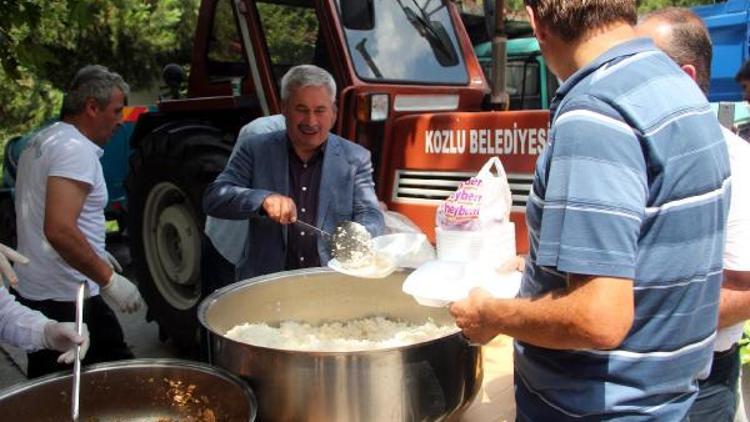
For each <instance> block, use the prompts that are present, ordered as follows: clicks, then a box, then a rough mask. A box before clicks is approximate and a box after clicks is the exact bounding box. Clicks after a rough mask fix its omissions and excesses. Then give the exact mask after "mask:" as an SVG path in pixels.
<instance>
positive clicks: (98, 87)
mask: <svg viewBox="0 0 750 422" xmlns="http://www.w3.org/2000/svg"><path fill="white" fill-rule="evenodd" d="M115 88H117V89H119V90H120V91H122V93H123V94H124V95H125V96H127V95H128V93H129V92H130V87H129V86H128V84H127V83H125V80H123V79H122V76H120V75H119V74H117V73H115V72H111V71H110V70H109V69H107V68H106V67H104V66H101V65H98V64H92V65H88V66H84V67H82V68H81V69H80V70H79V71H78V72H77V73H76V75H75V77H73V80H72V81H71V82H70V86H69V87H68V91H67V92H66V93H65V98H64V99H63V105H62V112H61V115H62V116H63V117H65V116H74V115H76V114H79V113H81V112H82V111H83V110H84V107H85V106H86V100H88V99H89V98H93V99H94V101H96V102H97V104H99V106H100V107H106V106H107V105H108V104H109V101H110V100H111V99H112V91H113V90H114V89H115Z"/></svg>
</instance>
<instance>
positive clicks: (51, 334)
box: [44, 321, 90, 365]
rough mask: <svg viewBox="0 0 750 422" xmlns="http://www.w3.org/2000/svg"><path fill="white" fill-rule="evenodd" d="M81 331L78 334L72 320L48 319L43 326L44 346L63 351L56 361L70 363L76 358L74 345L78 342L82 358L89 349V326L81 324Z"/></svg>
mask: <svg viewBox="0 0 750 422" xmlns="http://www.w3.org/2000/svg"><path fill="white" fill-rule="evenodd" d="M81 332H82V333H81V335H80V336H79V335H78V333H76V324H75V323H73V322H56V321H50V322H48V323H47V325H45V326H44V348H45V349H52V350H57V351H58V352H63V353H62V354H61V355H60V356H59V357H58V358H57V362H58V363H67V364H68V365H70V364H71V363H73V361H74V360H75V358H76V346H77V345H79V344H80V345H81V360H83V358H85V357H86V352H88V350H89V344H90V338H89V327H88V326H87V325H86V324H83V325H82V326H81Z"/></svg>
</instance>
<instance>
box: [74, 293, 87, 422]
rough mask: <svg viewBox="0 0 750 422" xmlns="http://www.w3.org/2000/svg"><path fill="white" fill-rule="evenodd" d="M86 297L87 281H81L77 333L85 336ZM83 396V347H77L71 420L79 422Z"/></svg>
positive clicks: (77, 310)
mask: <svg viewBox="0 0 750 422" xmlns="http://www.w3.org/2000/svg"><path fill="white" fill-rule="evenodd" d="M85 296H86V281H81V285H80V286H78V292H77V294H76V333H77V334H78V335H79V336H80V335H83V300H84V297H85ZM80 395H81V345H80V344H79V345H76V359H75V361H74V362H73V393H72V394H71V396H70V400H71V401H70V418H71V419H72V420H73V422H77V421H78V417H79V414H80Z"/></svg>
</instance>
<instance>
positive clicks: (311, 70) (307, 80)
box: [281, 64, 336, 103]
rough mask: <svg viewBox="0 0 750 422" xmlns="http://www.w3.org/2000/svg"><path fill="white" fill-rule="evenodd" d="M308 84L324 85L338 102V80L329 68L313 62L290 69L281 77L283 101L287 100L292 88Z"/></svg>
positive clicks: (334, 100)
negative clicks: (334, 78) (326, 68)
mask: <svg viewBox="0 0 750 422" xmlns="http://www.w3.org/2000/svg"><path fill="white" fill-rule="evenodd" d="M306 86H323V87H325V88H327V89H328V92H329V93H330V94H331V98H332V99H333V102H334V103H335V102H336V81H335V80H333V76H331V74H330V73H328V71H327V70H325V69H323V68H320V67H318V66H315V65H311V64H302V65H299V66H294V67H293V68H291V69H289V70H288V71H287V72H286V74H284V77H283V78H281V101H282V102H284V103H285V102H287V100H289V97H291V96H292V90H295V89H299V88H304V87H306Z"/></svg>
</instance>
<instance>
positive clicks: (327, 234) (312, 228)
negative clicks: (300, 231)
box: [295, 220, 331, 238]
mask: <svg viewBox="0 0 750 422" xmlns="http://www.w3.org/2000/svg"><path fill="white" fill-rule="evenodd" d="M295 223H296V224H299V225H300V226H303V227H306V228H308V229H310V230H314V231H316V232H318V233H320V234H321V235H322V236H323V237H325V238H330V237H331V234H330V233H328V232H327V231H325V230H322V229H319V228H317V227H315V226H313V225H312V224H310V223H305V222H304V221H302V220H297V221H295Z"/></svg>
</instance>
